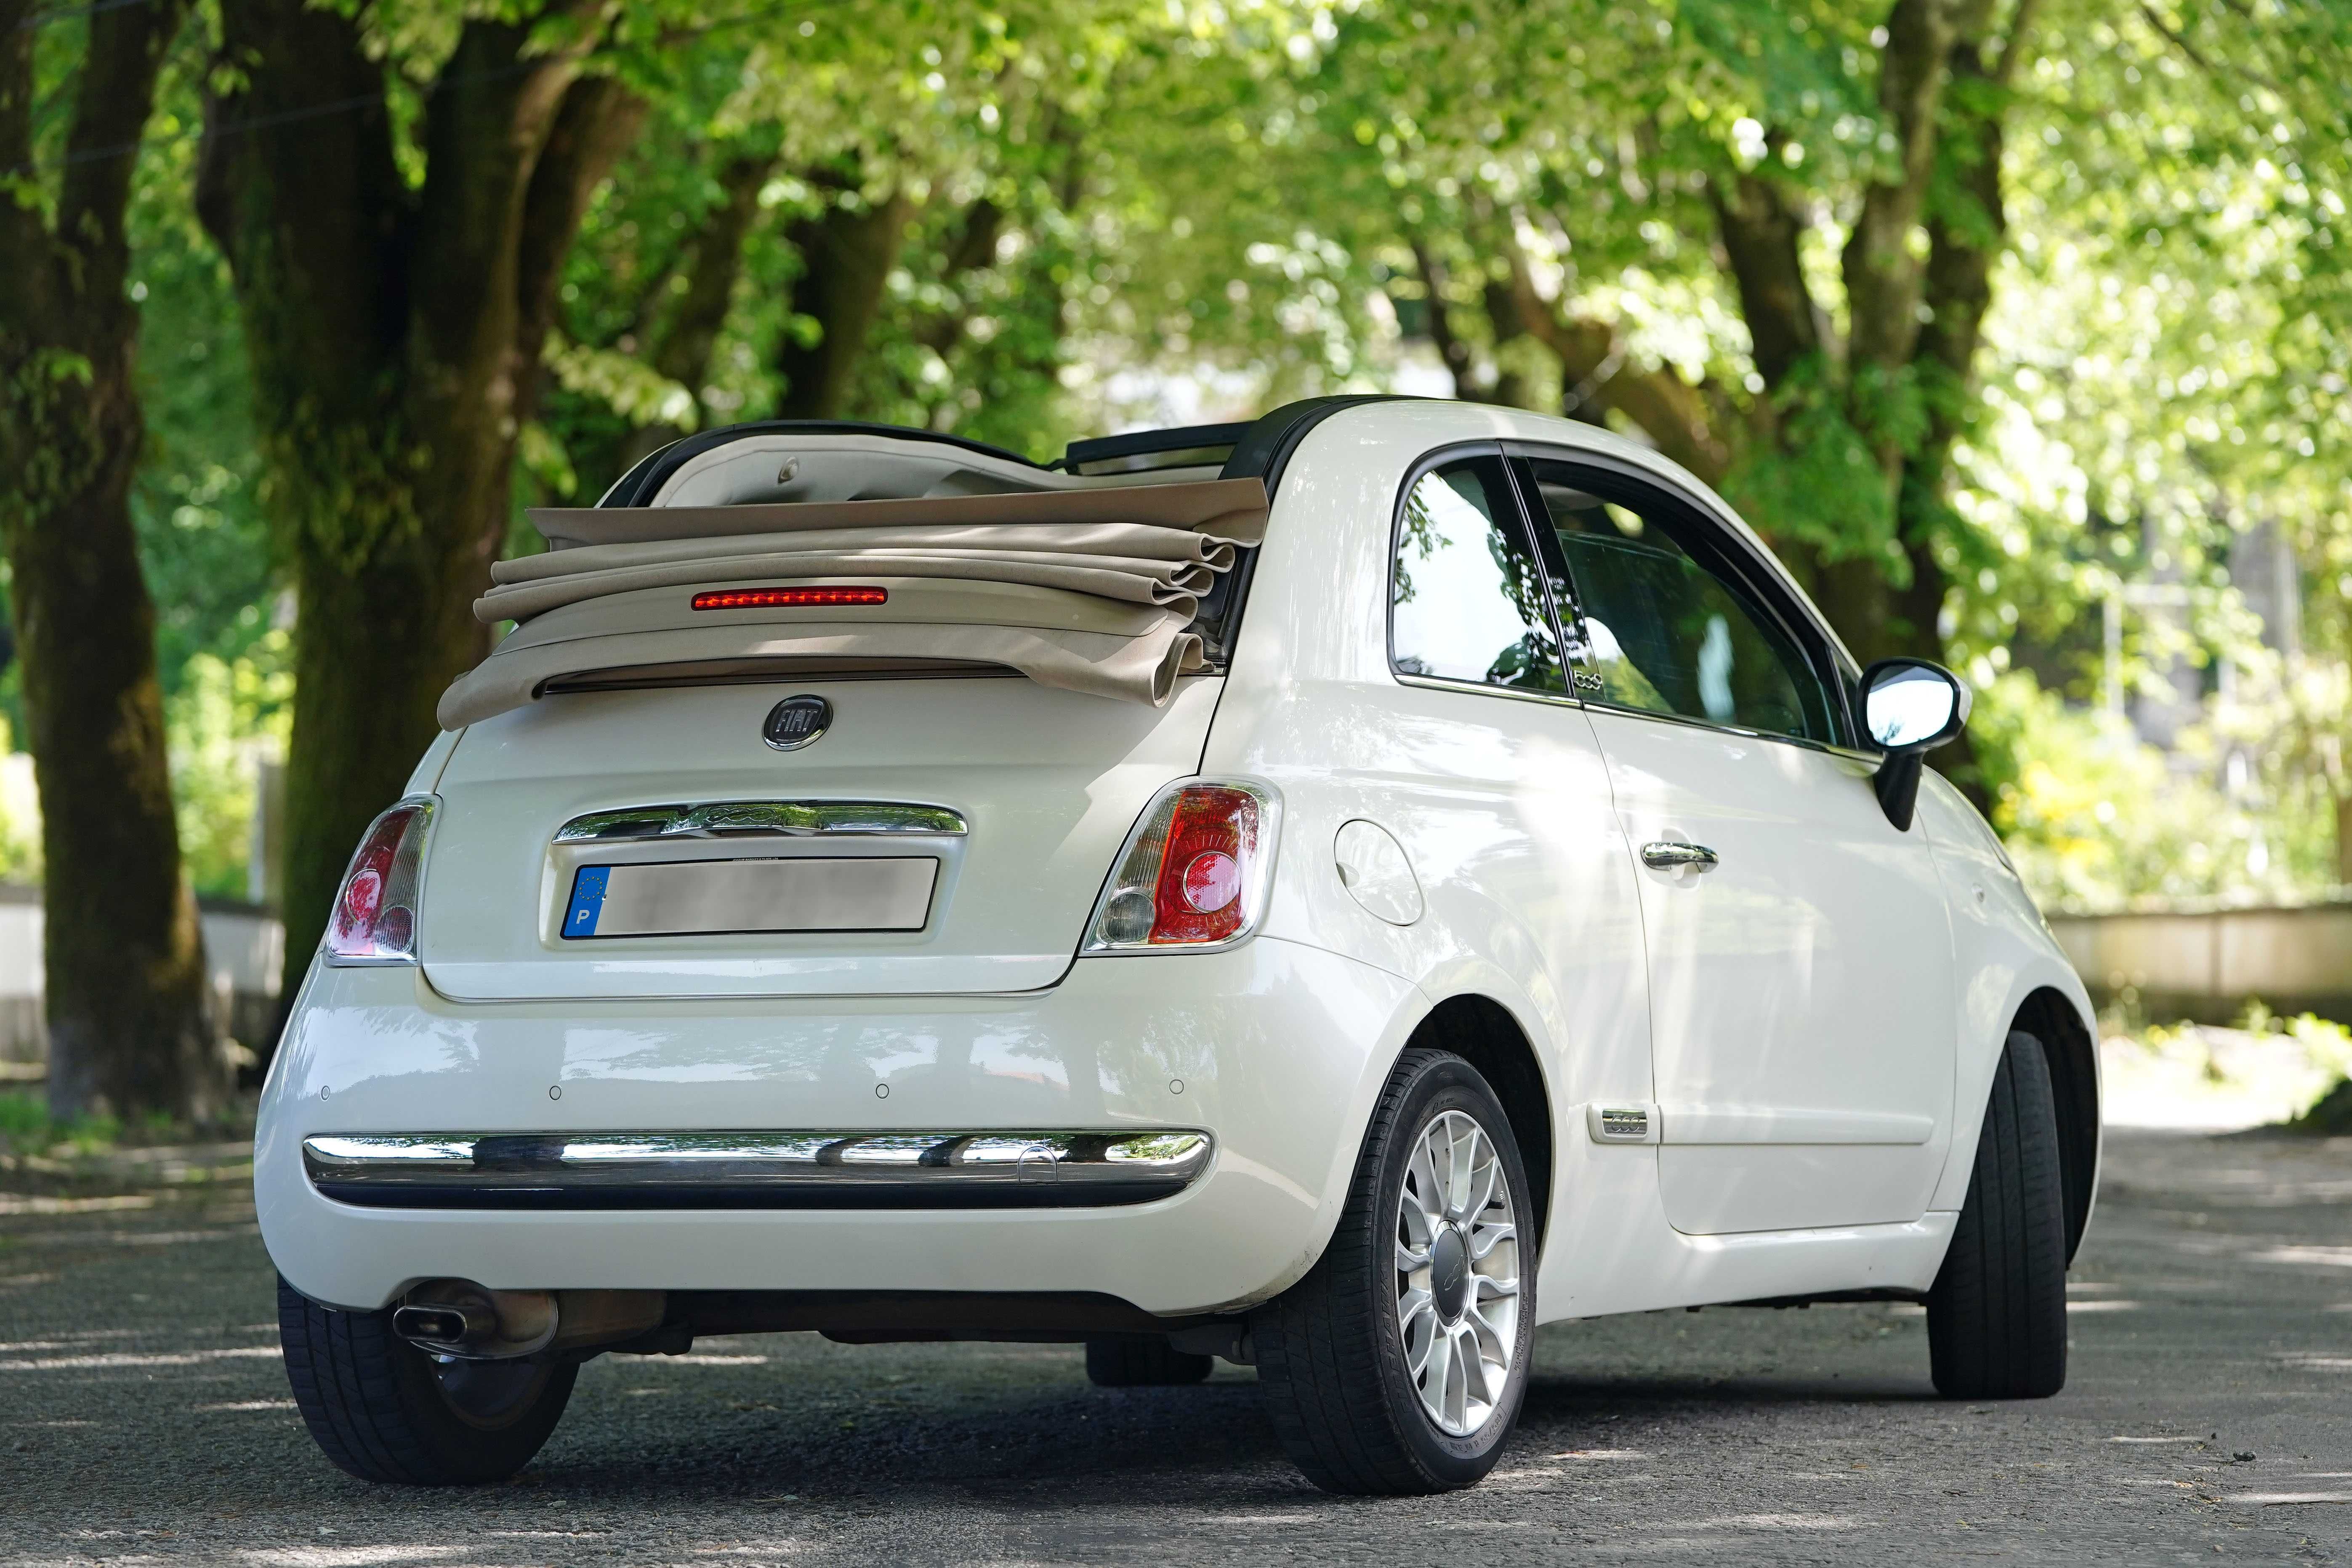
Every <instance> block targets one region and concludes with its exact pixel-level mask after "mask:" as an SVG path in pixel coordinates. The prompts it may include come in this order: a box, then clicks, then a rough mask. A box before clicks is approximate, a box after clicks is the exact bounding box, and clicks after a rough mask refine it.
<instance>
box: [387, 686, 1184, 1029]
mask: <svg viewBox="0 0 2352 1568" xmlns="http://www.w3.org/2000/svg"><path fill="white" fill-rule="evenodd" d="M1221 685H1222V682H1221V681H1220V680H1219V679H1217V678H1215V677H1213V676H1196V677H1191V678H1187V679H1185V680H1182V681H1181V682H1179V683H1178V685H1177V689H1176V692H1175V695H1173V696H1172V697H1171V700H1170V701H1169V703H1168V705H1167V706H1165V707H1162V708H1151V707H1147V706H1142V705H1140V704H1131V703H1122V702H1111V701H1107V700H1104V699H1102V698H1099V697H1093V696H1086V695H1077V694H1074V693H1069V692H1062V691H1055V690H1053V689H1051V688H1048V687H1045V686H1041V685H1036V684H1035V683H1034V682H1031V681H1026V680H1021V679H1018V678H1000V677H993V676H973V677H964V678H928V679H896V680H808V681H803V682H796V683H793V684H790V685H782V684H776V685H677V686H667V687H661V688H656V689H650V690H636V691H599V692H586V693H576V694H570V695H554V696H550V697H546V698H543V699H541V701H539V702H536V703H534V704H532V705H531V706H530V707H529V708H527V709H521V710H517V711H514V712H510V713H506V714H501V715H499V716H497V717H495V718H492V719H489V720H486V721H484V722H481V723H478V724H476V725H474V726H472V727H470V728H468V729H467V731H466V733H465V734H464V736H463V737H461V738H460V740H459V742H458V744H457V747H456V749H455V750H454V751H453V752H452V754H451V756H450V758H449V762H448V765H447V767H446V768H445V769H444V770H443V772H442V776H441V779H440V783H439V786H438V792H439V794H440V796H441V800H442V806H441V810H440V812H439V813H438V816H437V819H436V823H435V826H434V832H433V841H432V844H431V848H430V850H429V852H428V858H427V862H426V870H425V884H424V894H423V909H422V911H421V917H420V921H419V932H420V936H422V938H423V960H424V967H425V977H426V978H427V980H428V981H430V983H431V984H432V985H433V987H434V988H435V989H436V990H437V991H439V992H441V993H442V994H444V995H446V996H448V997H451V998H456V999H460V1000H480V1001H507V1000H527V999H568V998H579V999H588V998H693V997H711V998H724V997H751V996H780V997H781V996H856V995H875V996H901V995H908V994H915V993H955V992H991V991H1021V990H1031V989H1035V988H1040V987H1044V986H1049V985H1051V984H1053V983H1054V982H1055V980H1056V979H1058V978H1059V977H1061V975H1062V974H1063V973H1064V972H1065V971H1066V969H1067V967H1069V964H1070V962H1071V959H1072V957H1073V955H1074V954H1075V953H1076V948H1077V946H1078V942H1079V939H1080V937H1081V936H1083V934H1084V933H1083V928H1084V926H1085V924H1086V921H1087V916H1088V915H1090V914H1091V913H1092V910H1093V907H1094V903H1095V899H1096V896H1097V894H1098V893H1099V891H1100V889H1101V886H1102V882H1103V878H1104V876H1105V875H1106V874H1107V873H1108V870H1109V867H1110V865H1111V862H1112V860H1113V859H1114V857H1115V856H1116V855H1117V854H1118V850H1119V847H1120V845H1121V843H1122V842H1123V841H1125V838H1126V835H1127V833H1128V831H1129V829H1131V828H1132V827H1133V825H1134V823H1135V821H1136V819H1137V818H1138V817H1139V815H1140V814H1141V813H1142V811H1143V810H1144V808H1145V806H1146V805H1148V804H1149V803H1150V800H1151V797H1152V796H1153V795H1154V794H1155V793H1156V792H1157V791H1158V790H1159V789H1160V788H1161V787H1162V786H1164V785H1166V784H1167V783H1169V782H1170V781H1171V780H1172V779H1179V778H1182V777H1185V776H1187V775H1190V774H1192V773H1194V772H1197V771H1198V770H1199V768H1200V759H1201V753H1202V745H1203V743H1204V741H1205V738H1206V736H1207V732H1208V727H1209V721H1210V718H1211V716H1212V715H1213V713H1214V711H1215V706H1216V699H1217V694H1218V690H1219V688H1220V686H1221ZM806 698H818V699H822V701H823V704H824V707H825V709H826V710H827V711H826V712H825V713H824V714H823V715H822V717H823V719H824V726H823V729H822V733H821V734H820V735H818V737H816V738H815V739H814V740H809V741H805V742H803V743H802V744H800V745H799V746H797V747H794V748H793V749H779V748H778V747H777V746H776V745H774V744H772V740H771V737H770V733H769V732H770V731H771V730H772V729H777V728H779V727H781V731H782V734H781V738H782V739H783V740H786V741H792V740H795V739H798V737H799V735H800V734H801V733H802V732H803V731H804V730H805V729H807V728H808V727H810V722H809V721H810V716H811V715H812V714H814V710H815V709H816V706H817V705H816V704H814V703H811V702H807V701H803V700H802V699H806ZM787 704H790V705H793V706H790V707H788V708H786V710H785V711H786V714H787V715H788V716H787V717H785V718H783V719H782V720H781V721H780V726H779V725H772V724H771V718H772V716H774V715H775V714H776V713H777V710H778V709H779V707H780V706H783V705H787ZM794 714H797V715H798V716H797V717H793V716H791V715H794ZM958 827H961V831H956V830H957V828H958ZM874 860H880V861H886V862H891V863H889V864H887V865H885V866H873V865H868V864H865V863H862V862H868V861H874ZM924 862H931V863H924ZM583 912H584V913H583ZM746 925H750V926H757V927H762V928H761V929H742V928H740V927H743V926H746ZM811 925H814V926H817V927H820V928H818V929H809V928H807V927H809V926H811ZM848 926H856V927H863V928H858V929H849V928H844V927H848ZM728 927H735V928H732V929H730V928H728ZM568 932H569V933H576V934H568ZM647 933H653V934H647Z"/></svg>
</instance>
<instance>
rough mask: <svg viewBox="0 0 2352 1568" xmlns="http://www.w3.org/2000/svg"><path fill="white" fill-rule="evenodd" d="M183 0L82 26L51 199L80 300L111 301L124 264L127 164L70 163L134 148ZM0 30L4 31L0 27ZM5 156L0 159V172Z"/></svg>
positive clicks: (127, 256)
mask: <svg viewBox="0 0 2352 1568" xmlns="http://www.w3.org/2000/svg"><path fill="white" fill-rule="evenodd" d="M186 15H187V0H147V4H145V5H131V6H125V7H121V8H120V9H116V10H111V11H101V12H100V13H99V14H98V15H96V16H92V17H91V18H90V19H89V47H88V49H87V50H86V51H85V53H84V55H83V57H82V67H81V79H80V80H79V82H78V83H77V84H76V86H75V93H74V117H73V126H72V129H71V130H70V131H68V134H67V141H66V146H67V157H66V171H65V179H64V182H63V184H62V186H61V188H60V190H59V192H58V240H59V241H60V242H61V243H63V244H65V245H67V246H72V247H73V248H74V249H75V250H76V251H78V252H79V254H80V256H81V276H80V277H79V279H78V280H77V282H78V286H79V288H80V289H81V291H82V295H83V298H86V299H89V300H92V301H99V300H111V299H114V298H116V297H118V296H119V295H121V292H122V287H123V282H124V277H125V275H126V274H127V273H128V271H129V269H130V265H131V245H130V241H129V240H128V239H127V238H126V237H125V235H124V234H123V223H124V218H125V214H127V213H128V211H129V208H130V205H131V174H132V172H134V171H135V170H136V168H137V166H138V160H136V159H134V158H76V157H75V156H73V154H74V153H77V152H86V151H89V150H90V149H93V148H110V147H118V146H121V145H122V144H124V143H126V142H135V141H138V140H139V137H140V133H141V132H142V131H144V130H145V129H146V126H147V118H148V116H149V115H150V114H152V112H153V111H154V107H155V78H156V76H157V75H158V73H159V72H160V71H161V70H162V68H163V54H164V51H165V50H167V49H169V48H170V47H172V40H173V37H177V36H178V34H179V31H180V22H181V19H182V18H183V17H184V16H186ZM0 25H5V24H0ZM5 162H6V159H5V154H0V166H5Z"/></svg>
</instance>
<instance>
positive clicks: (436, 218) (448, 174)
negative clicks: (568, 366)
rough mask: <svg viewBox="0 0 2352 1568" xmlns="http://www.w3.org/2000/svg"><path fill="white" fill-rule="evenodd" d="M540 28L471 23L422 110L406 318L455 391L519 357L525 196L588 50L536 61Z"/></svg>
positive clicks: (581, 46)
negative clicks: (421, 178) (420, 172)
mask: <svg viewBox="0 0 2352 1568" xmlns="http://www.w3.org/2000/svg"><path fill="white" fill-rule="evenodd" d="M566 14H567V13H566V11H564V10H561V9H559V10H556V11H551V12H549V13H545V14H543V16H551V17H560V16H563V15H566ZM537 20H538V19H536V18H531V19H525V20H523V21H519V22H492V21H472V22H468V23H467V24H466V26H465V28H464V30H463V31H462V32H461V33H459V35H458V37H457V48H456V49H455V50H454V51H452V53H451V54H450V57H449V59H448V62H447V63H446V65H445V66H444V67H443V68H442V70H441V74H440V76H439V78H437V79H436V81H435V83H434V85H433V90H432V94H431V96H430V97H429V98H428V99H426V102H425V125H424V132H423V138H422V140H423V141H424V144H425V192H424V198H423V202H422V204H421V206H420V209H419V212H418V221H417V230H416V235H417V239H416V261H415V269H416V288H415V294H414V295H413V297H412V306H411V308H412V309H413V310H414V312H415V322H416V326H417V328H418V329H419V333H420V339H421V340H420V341H419V342H418V344H417V345H416V347H417V348H418V349H419V350H422V351H423V352H424V353H425V355H427V356H429V359H430V361H431V364H432V370H433V371H434V373H435V374H436V376H440V377H446V378H449V379H450V380H451V381H452V382H456V383H463V382H467V381H471V380H476V379H478V378H482V377H484V376H486V375H488V374H489V373H491V371H492V367H494V366H502V365H503V363H504V361H505V359H506V356H507V355H508V354H509V352H510V351H511V350H512V349H513V347H514V343H515V334H516V327H517V317H516V310H517V308H518V302H519V299H520V281H521V280H520V266H521V246H520V229H521V226H522V214H523V210H524V197H525V193H526V192H527V190H528V189H529V186H530V178H531V174H532V172H533V170H534V169H535V168H536V166H537V164H538V161H539V158H540V154H541V150H542V149H543V148H544V147H545V145H546V142H547V139H548V133H549V131H550V130H551V128H552V127H553V125H554V123H555V120H556V115H557V112H558V110H559V109H560V108H561V106H562V103H563V100H564V99H565V97H566V96H567V94H568V92H569V89H571V87H572V81H573V78H575V77H576V75H577V74H578V70H579V63H578V62H579V57H580V56H581V55H582V54H583V53H584V52H585V51H586V48H587V47H588V43H589V39H588V38H587V37H586V36H585V35H584V33H583V37H581V38H580V39H578V40H576V41H575V42H574V43H573V44H572V46H571V47H568V48H565V49H562V50H556V51H549V52H534V50H533V47H532V35H533V33H534V32H535V31H536V30H537V28H536V22H537ZM541 264H542V265H549V264H548V263H546V262H544V260H542V263H541ZM486 299H487V300H488V301H491V302H493V303H491V305H490V307H489V308H485V301H486ZM501 305H503V306H504V307H505V308H499V306H501ZM485 391H486V392H488V396H489V398H490V399H491V400H492V401H494V402H495V401H498V400H499V389H485ZM453 394H454V387H453ZM454 395H462V394H454ZM495 412H496V414H497V416H498V417H500V418H503V417H506V416H507V414H508V412H509V411H508V410H507V409H505V408H499V409H497V410H496V411H495Z"/></svg>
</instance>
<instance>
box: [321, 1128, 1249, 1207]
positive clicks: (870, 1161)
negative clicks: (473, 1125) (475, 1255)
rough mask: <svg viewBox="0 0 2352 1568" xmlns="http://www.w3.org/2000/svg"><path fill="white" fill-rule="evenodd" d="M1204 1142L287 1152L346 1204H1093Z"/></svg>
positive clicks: (1174, 1182)
mask: <svg viewBox="0 0 2352 1568" xmlns="http://www.w3.org/2000/svg"><path fill="white" fill-rule="evenodd" d="M1215 1148H1216V1141H1215V1140H1214V1139H1213V1138H1211V1137H1210V1136H1209V1134H1206V1133H1202V1132H1197V1131H1194V1130H1192V1129H1190V1128H1186V1129H1181V1130H1179V1131H1174V1132H1165V1133H1160V1132H1152V1133H1137V1132H1117V1133H1023V1132H1014V1131H1009V1130H1006V1129H1003V1128H999V1129H995V1130H993V1131H989V1132H980V1133H937V1132H933V1133H849V1134H835V1133H754V1132H742V1133H621V1132H613V1133H603V1134H594V1133H524V1134H513V1133H485V1134H472V1133H458V1134H449V1133H411V1134H397V1135H394V1136H382V1135H378V1136H373V1137H357V1138H355V1137H315V1138H305V1139H303V1140H302V1169H303V1173H304V1174H305V1175H307V1176H309V1177H310V1185H311V1186H314V1187H316V1188H317V1189H318V1190H319V1192H320V1194H321V1195H322V1196H324V1197H329V1198H331V1199H333V1200H334V1201H335V1202H337V1203H348V1204H356V1205H357V1206H359V1207H362V1208H510V1209H520V1210H525V1211H531V1212H536V1211H543V1210H546V1209H551V1208H588V1209H625V1208H782V1209H793V1208H853V1209H865V1208H1102V1207H1109V1206H1112V1205H1116V1204H1122V1203H1150V1202H1151V1201H1152V1200H1153V1199H1154V1198H1161V1197H1175V1196H1176V1195H1177V1194H1178V1193H1180V1192H1182V1191H1183V1190H1184V1189H1185V1188H1186V1187H1188V1186H1192V1182H1193V1180H1194V1179H1195V1178H1196V1177H1198V1176H1200V1174H1201V1173H1202V1171H1204V1170H1206V1169H1207V1168H1208V1165H1209V1157H1210V1155H1211V1154H1212V1153H1213V1151H1214V1149H1215Z"/></svg>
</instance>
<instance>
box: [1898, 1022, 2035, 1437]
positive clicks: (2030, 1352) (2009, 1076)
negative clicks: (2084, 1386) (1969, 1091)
mask: <svg viewBox="0 0 2352 1568" xmlns="http://www.w3.org/2000/svg"><path fill="white" fill-rule="evenodd" d="M1927 1354H1928V1364H1929V1367H1930V1375H1932V1376H1933V1377H1934V1379H1935V1382H1936V1392H1937V1393H1938V1394H1941V1395H1942V1396H1944V1397H1945V1398H1947V1399H2047V1398H2048V1397H2050V1396H2052V1395H2053V1394H2055V1393H2057V1392H2058V1391H2059V1390H2060V1389H2061V1388H2063V1387H2064V1386H2065V1385H2066V1199H2065V1185H2064V1183H2063V1181H2062V1180H2061V1177H2060V1169H2059V1160H2058V1112H2057V1101H2056V1098H2055V1096H2054V1095H2053V1093H2052V1092H2051V1087H2050V1062H2049V1059H2048V1058H2047V1057H2045V1056H2044V1055H2043V1054H2042V1042H2041V1041H2040V1040H2036V1039H2034V1038H2033V1036H2032V1035H2030V1034H2026V1033H2024V1032H2023V1031H2021V1030H2020V1031H2017V1032H2013V1033H2011V1035H2010V1037H2009V1043H2008V1045H2007V1047H2006V1048H2005V1049H2004V1050H2003V1051H2001V1058H2000V1065H1999V1066H1998V1067H1996V1068H1995V1069H1994V1070H1993V1075H1992V1098H1991V1100H1990V1103H1988V1104H1987V1106H1986V1108H1985V1119H1984V1131H1983V1132H1982V1133H1981V1134H1979V1135H1978V1138H1977V1163H1976V1169H1975V1171H1974V1172H1973V1173H1972V1174H1971V1175H1970V1176H1969V1196H1968V1197H1967V1199H1966V1201H1965V1202H1964V1203H1962V1205H1961V1207H1960V1218H1959V1222H1958V1225H1957V1226H1956V1227H1955V1228H1954V1229H1953V1231H1952V1248H1951V1250H1950V1251H1949V1252H1948V1253H1946V1254H1945V1255H1944V1266H1943V1268H1942V1269H1941V1270H1938V1271H1937V1275H1936V1283H1935V1284H1934V1286H1933V1287H1931V1288H1930V1289H1929V1291H1928V1292H1927Z"/></svg>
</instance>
